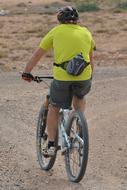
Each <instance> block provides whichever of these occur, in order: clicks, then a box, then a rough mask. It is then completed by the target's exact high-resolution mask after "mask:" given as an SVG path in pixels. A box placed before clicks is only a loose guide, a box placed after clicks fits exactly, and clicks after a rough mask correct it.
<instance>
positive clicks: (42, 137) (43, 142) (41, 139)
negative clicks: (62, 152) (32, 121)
mask: <svg viewBox="0 0 127 190" xmlns="http://www.w3.org/2000/svg"><path fill="white" fill-rule="evenodd" d="M44 117H47V114H45V108H44V106H42V107H41V110H40V113H39V118H38V124H37V134H36V150H37V157H38V161H39V165H40V167H41V169H43V170H50V169H51V168H52V167H53V165H54V163H55V160H56V153H57V148H56V153H55V155H54V156H52V157H48V156H45V155H43V149H44V147H46V146H47V143H48V142H47V141H48V136H47V133H46V124H45V123H44V122H43V119H44ZM45 119H46V118H45ZM57 139H58V138H57V136H56V140H55V146H56V147H57V141H58V140H57Z"/></svg>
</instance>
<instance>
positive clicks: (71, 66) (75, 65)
mask: <svg viewBox="0 0 127 190" xmlns="http://www.w3.org/2000/svg"><path fill="white" fill-rule="evenodd" d="M89 64H90V63H89V62H86V61H85V60H84V58H83V56H82V54H78V55H76V56H75V57H74V58H72V59H71V60H70V61H67V62H64V63H61V64H56V63H54V65H55V66H57V67H62V68H63V69H64V70H66V71H67V73H69V74H71V75H74V76H78V75H80V74H81V73H82V72H83V70H84V69H85V68H86V67H87V66H88V65H89Z"/></svg>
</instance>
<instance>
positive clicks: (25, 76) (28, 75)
mask: <svg viewBox="0 0 127 190" xmlns="http://www.w3.org/2000/svg"><path fill="white" fill-rule="evenodd" d="M22 79H23V80H26V81H28V82H31V81H32V80H33V79H34V77H33V75H32V74H31V73H22Z"/></svg>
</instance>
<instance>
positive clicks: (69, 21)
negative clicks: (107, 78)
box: [22, 6, 95, 156]
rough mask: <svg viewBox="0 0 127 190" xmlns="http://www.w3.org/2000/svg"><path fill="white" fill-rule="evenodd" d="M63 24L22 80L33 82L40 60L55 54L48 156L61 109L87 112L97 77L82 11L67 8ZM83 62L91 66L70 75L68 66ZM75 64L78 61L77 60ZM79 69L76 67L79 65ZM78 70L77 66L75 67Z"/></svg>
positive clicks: (48, 37) (40, 49) (59, 16)
mask: <svg viewBox="0 0 127 190" xmlns="http://www.w3.org/2000/svg"><path fill="white" fill-rule="evenodd" d="M57 19H58V21H59V24H58V25H57V26H56V27H54V28H53V29H51V30H50V31H49V32H48V33H47V34H46V35H45V37H44V38H42V40H41V42H40V45H39V47H38V48H37V49H36V50H35V52H34V53H33V55H32V57H31V59H30V61H29V62H28V63H27V65H26V67H25V70H24V72H23V74H22V78H23V79H24V80H26V81H29V82H30V81H32V79H33V75H32V74H31V73H30V72H31V71H32V69H33V67H34V66H35V65H36V64H37V63H38V61H39V60H40V58H41V57H42V56H43V55H44V54H45V53H46V52H47V51H48V50H49V49H51V48H52V49H53V50H54V60H55V63H54V65H53V76H54V79H53V82H52V83H51V87H50V106H49V111H48V116H47V132H48V145H47V149H46V150H45V153H46V154H47V155H49V156H53V155H54V153H55V147H54V139H55V135H56V131H57V125H58V115H59V109H60V108H65V109H66V108H69V107H70V106H71V104H72V106H73V107H74V109H80V111H82V112H84V110H85V104H86V101H85V98H84V97H85V95H86V94H87V93H88V92H89V91H90V88H91V79H92V77H91V76H92V73H93V69H94V66H93V50H94V48H95V43H94V40H93V38H92V35H91V33H90V31H89V30H88V29H87V28H86V27H81V26H80V25H79V22H78V21H79V14H78V11H77V10H76V9H75V8H73V7H71V6H67V7H63V8H61V9H60V10H59V12H58V14H57ZM76 56H77V57H80V59H82V58H83V61H85V63H88V64H87V65H86V67H85V68H84V69H82V72H81V73H80V74H79V75H73V74H69V73H68V72H67V65H68V63H69V61H70V60H73V58H75V57H76ZM72 62H74V64H75V60H73V61H72ZM89 63H90V64H89ZM75 65H76V64H75ZM73 66H74V65H73Z"/></svg>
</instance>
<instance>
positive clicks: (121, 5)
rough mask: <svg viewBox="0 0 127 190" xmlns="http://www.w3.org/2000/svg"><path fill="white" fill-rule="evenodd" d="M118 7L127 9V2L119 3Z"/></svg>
mask: <svg viewBox="0 0 127 190" xmlns="http://www.w3.org/2000/svg"><path fill="white" fill-rule="evenodd" d="M117 8H120V9H125V10H127V2H123V3H119V4H118V6H117Z"/></svg>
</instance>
